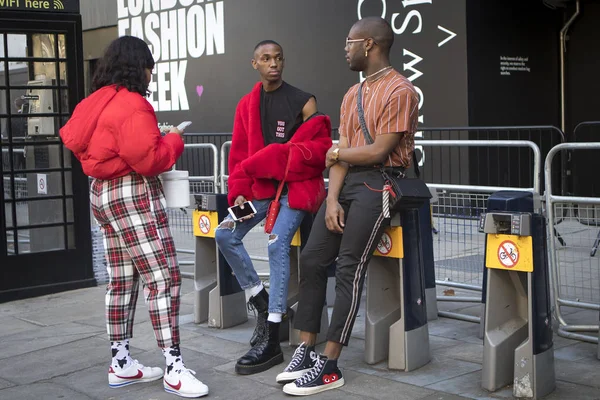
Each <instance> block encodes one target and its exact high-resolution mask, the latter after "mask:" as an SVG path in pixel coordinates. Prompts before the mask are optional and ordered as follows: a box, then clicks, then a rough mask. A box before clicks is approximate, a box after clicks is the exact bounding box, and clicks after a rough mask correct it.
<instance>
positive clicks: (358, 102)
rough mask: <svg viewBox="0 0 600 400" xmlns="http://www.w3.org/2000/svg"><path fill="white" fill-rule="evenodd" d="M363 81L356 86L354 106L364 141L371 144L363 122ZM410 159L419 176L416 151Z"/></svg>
mask: <svg viewBox="0 0 600 400" xmlns="http://www.w3.org/2000/svg"><path fill="white" fill-rule="evenodd" d="M364 83H365V82H364V81H363V82H362V83H361V84H360V86H359V87H358V98H357V100H356V106H357V107H358V122H359V123H360V129H361V130H362V133H363V135H364V137H365V143H367V144H373V142H374V140H373V137H372V136H371V134H370V133H369V129H368V128H367V123H366V122H365V111H364V109H363V104H362V88H363V85H364ZM412 160H413V167H414V169H415V175H416V177H417V178H419V177H420V176H421V171H420V170H419V162H418V161H417V153H416V152H415V151H414V150H413V152H412Z"/></svg>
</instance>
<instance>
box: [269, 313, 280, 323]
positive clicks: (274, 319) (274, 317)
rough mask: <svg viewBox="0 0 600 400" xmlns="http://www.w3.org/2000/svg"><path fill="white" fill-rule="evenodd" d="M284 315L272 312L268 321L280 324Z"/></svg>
mask: <svg viewBox="0 0 600 400" xmlns="http://www.w3.org/2000/svg"><path fill="white" fill-rule="evenodd" d="M282 316H283V314H282V313H279V312H270V313H269V316H268V317H267V321H269V322H273V323H276V324H279V323H280V322H281V317H282Z"/></svg>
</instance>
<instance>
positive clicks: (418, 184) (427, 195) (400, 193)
mask: <svg viewBox="0 0 600 400" xmlns="http://www.w3.org/2000/svg"><path fill="white" fill-rule="evenodd" d="M363 84H364V82H363V83H361V84H360V87H359V88H358V99H357V102H356V103H357V106H358V121H359V122H360V127H361V129H362V132H363V135H364V136H365V143H367V144H373V142H374V140H373V137H371V134H370V133H369V129H368V128H367V124H366V123H365V112H364V110H363V105H362V88H363ZM412 158H413V166H414V168H415V175H416V176H417V177H416V178H406V177H405V176H404V174H401V175H402V176H393V175H395V174H392V176H390V174H388V172H387V171H386V168H385V167H383V166H382V167H381V174H382V175H383V180H384V182H385V184H387V185H390V186H391V189H392V191H393V194H390V198H389V202H390V211H400V210H403V209H407V208H420V207H421V206H422V205H423V204H424V203H425V202H426V201H427V200H429V199H431V192H430V191H429V188H428V187H427V185H426V184H425V182H424V181H423V180H421V179H419V177H420V175H421V174H420V171H419V164H418V162H417V155H416V154H415V152H414V150H413V152H412Z"/></svg>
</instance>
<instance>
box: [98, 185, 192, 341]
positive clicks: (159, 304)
mask: <svg viewBox="0 0 600 400" xmlns="http://www.w3.org/2000/svg"><path fill="white" fill-rule="evenodd" d="M90 200H91V203H92V211H93V213H94V217H95V218H96V220H97V221H98V223H99V224H100V225H101V227H102V232H103V235H104V248H105V251H106V260H107V264H108V266H107V268H108V274H109V283H108V286H107V290H106V328H107V332H108V337H109V339H110V341H120V340H124V339H129V338H132V337H133V319H134V315H135V305H136V302H137V297H138V287H139V278H140V277H141V278H142V281H143V283H144V295H145V300H146V305H147V306H148V311H149V313H150V321H151V323H152V327H153V329H154V335H155V336H156V341H157V342H158V346H159V347H169V346H172V345H177V344H179V306H180V290H181V275H180V272H179V265H178V264H177V254H176V250H175V242H174V241H173V237H172V236H171V231H170V230H169V220H168V217H167V212H166V209H165V205H166V202H165V198H164V194H163V190H162V184H161V182H160V180H159V179H158V177H143V176H141V175H139V174H136V173H131V174H129V175H126V176H123V177H121V178H116V179H111V180H100V179H94V181H93V182H92V187H91V193H90Z"/></svg>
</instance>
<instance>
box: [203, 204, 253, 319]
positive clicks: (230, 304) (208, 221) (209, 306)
mask: <svg viewBox="0 0 600 400" xmlns="http://www.w3.org/2000/svg"><path fill="white" fill-rule="evenodd" d="M196 204H197V209H196V210H194V213H193V224H194V236H195V237H196V250H195V263H194V287H195V292H196V295H195V298H194V321H195V322H196V323H197V324H199V323H202V322H205V321H208V326H210V327H214V328H221V329H225V328H229V327H232V326H235V325H239V324H242V323H244V322H246V321H247V320H248V311H247V309H246V294H245V292H244V291H243V290H242V289H241V288H240V285H239V284H238V282H237V279H236V278H235V275H233V272H232V270H231V267H229V264H227V261H226V260H225V257H223V255H222V254H221V252H220V251H219V249H218V247H217V242H216V241H215V230H216V228H217V226H218V224H219V221H221V220H223V218H225V216H226V215H227V195H223V194H203V195H198V196H196Z"/></svg>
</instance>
